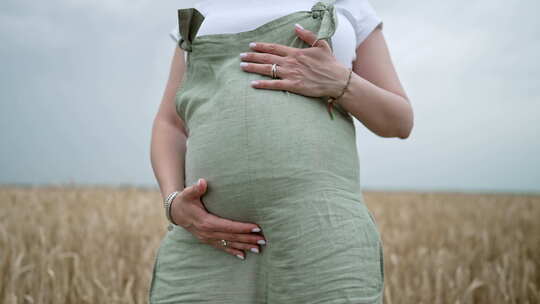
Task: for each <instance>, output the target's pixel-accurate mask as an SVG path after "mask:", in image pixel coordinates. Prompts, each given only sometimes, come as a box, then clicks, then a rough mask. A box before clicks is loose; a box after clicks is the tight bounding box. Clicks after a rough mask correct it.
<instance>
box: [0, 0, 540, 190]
mask: <svg viewBox="0 0 540 304" xmlns="http://www.w3.org/2000/svg"><path fill="white" fill-rule="evenodd" d="M370 2H371V4H372V5H373V7H374V8H375V10H376V12H377V13H378V15H379V16H380V17H381V18H382V20H383V22H384V29H383V33H384V35H385V38H386V41H387V44H388V46H389V48H390V52H391V55H392V60H393V62H394V65H395V67H396V69H397V72H398V74H399V77H400V80H401V82H402V84H403V86H404V88H405V90H406V92H407V94H408V95H409V97H410V99H411V102H412V105H413V108H414V112H415V126H414V129H413V131H412V133H411V136H410V137H409V138H407V139H405V140H401V139H397V138H382V137H379V136H377V135H375V134H374V133H372V132H371V131H369V130H368V129H366V128H365V127H364V126H363V125H361V124H359V123H358V124H357V143H358V148H359V154H360V164H361V168H360V170H361V186H362V187H363V188H364V189H365V190H421V191H462V192H465V191H467V192H468V191H481V192H494V191H497V192H503V191H504V192H506V191H508V192H536V193H540V135H539V134H540V123H539V121H538V120H539V119H540V69H539V68H540V63H539V60H538V54H540V21H539V19H538V18H537V12H539V11H540V4H539V2H538V1H532V0H528V1H519V2H518V1H514V2H509V1H502V0H496V1H493V0H479V1H465V0H457V1H444V2H443V1H427V0H420V1H415V2H414V4H411V3H412V2H410V1H390V0H371V1H370ZM192 3H193V2H192V1H170V0H169V1H149V0H138V1H134V0H130V1H127V0H114V1H112V0H107V1H105V0H102V1H94V0H92V1H90V0H78V1H69V0H49V1H29V0H17V1H15V0H3V1H2V2H0V39H1V41H2V42H1V43H0V101H1V106H0V136H1V139H2V141H1V143H2V149H1V150H0V151H1V152H0V168H1V169H0V184H19V183H20V184H65V183H78V184H92V185H95V184H99V185H127V184H129V185H135V186H151V187H154V186H155V187H157V182H156V180H155V177H154V175H153V172H152V168H151V163H150V154H149V153H150V135H151V128H152V120H153V118H154V116H155V114H156V111H157V109H158V105H159V103H160V102H161V97H162V94H163V90H164V88H165V84H166V80H167V76H168V69H169V64H170V60H171V58H172V54H173V49H174V47H175V44H174V42H173V41H172V40H171V38H170V37H169V31H170V30H171V28H173V27H174V26H175V25H176V22H177V19H176V18H177V13H176V9H178V8H182V7H189V6H190V5H191V4H192Z"/></svg>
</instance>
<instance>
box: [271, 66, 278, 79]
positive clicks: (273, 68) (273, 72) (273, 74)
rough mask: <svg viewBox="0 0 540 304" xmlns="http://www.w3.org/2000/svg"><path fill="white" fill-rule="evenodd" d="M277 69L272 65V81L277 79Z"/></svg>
mask: <svg viewBox="0 0 540 304" xmlns="http://www.w3.org/2000/svg"><path fill="white" fill-rule="evenodd" d="M277 67H278V65H277V64H275V63H274V64H272V78H273V79H276V78H278V77H277Z"/></svg>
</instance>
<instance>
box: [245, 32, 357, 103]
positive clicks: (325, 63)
mask: <svg viewBox="0 0 540 304" xmlns="http://www.w3.org/2000/svg"><path fill="white" fill-rule="evenodd" d="M295 32H296V34H297V35H298V37H300V39H302V40H303V41H305V42H306V43H308V44H309V45H312V44H313V43H314V42H315V40H316V39H317V36H316V35H315V33H313V32H312V31H309V30H306V29H302V28H300V27H295ZM250 47H251V49H252V50H254V51H255V52H247V53H243V54H245V56H242V54H241V55H240V60H242V62H241V63H240V66H241V68H242V70H244V71H246V72H250V73H258V74H262V75H266V76H270V77H272V64H274V63H275V64H277V65H278V67H277V78H279V79H273V80H256V82H255V83H252V84H251V86H252V87H254V88H258V89H271V90H286V91H290V92H294V93H297V94H302V95H305V96H313V97H319V96H331V97H335V96H338V95H339V94H340V93H341V91H342V90H343V87H344V86H345V84H346V83H347V77H348V73H349V71H348V69H347V67H345V66H344V65H343V64H341V63H340V62H339V61H338V60H337V59H336V57H335V56H334V54H333V52H332V49H331V47H330V45H329V44H328V42H327V41H325V40H323V39H321V40H318V41H317V43H316V44H315V46H313V47H309V48H294V47H289V46H286V45H282V44H276V43H266V42H255V45H254V46H252V44H251V43H250Z"/></svg>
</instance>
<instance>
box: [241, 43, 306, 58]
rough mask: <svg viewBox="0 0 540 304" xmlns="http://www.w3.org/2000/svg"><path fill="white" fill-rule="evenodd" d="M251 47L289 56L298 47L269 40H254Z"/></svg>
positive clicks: (259, 50) (264, 51) (255, 49)
mask: <svg viewBox="0 0 540 304" xmlns="http://www.w3.org/2000/svg"><path fill="white" fill-rule="evenodd" d="M249 47H250V48H251V49H252V50H254V51H257V52H263V53H270V54H274V55H278V56H282V57H285V56H288V55H289V54H291V55H292V54H293V52H294V50H295V49H296V48H292V47H289V46H286V45H283V44H277V43H269V42H252V43H250V44H249Z"/></svg>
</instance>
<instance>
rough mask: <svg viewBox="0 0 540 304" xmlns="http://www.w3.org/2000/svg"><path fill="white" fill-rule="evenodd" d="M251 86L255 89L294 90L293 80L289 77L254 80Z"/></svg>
mask: <svg viewBox="0 0 540 304" xmlns="http://www.w3.org/2000/svg"><path fill="white" fill-rule="evenodd" d="M251 86H252V87H254V88H257V89H270V90H285V91H290V92H295V85H294V82H293V81H292V80H290V79H277V80H254V81H252V82H251Z"/></svg>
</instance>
